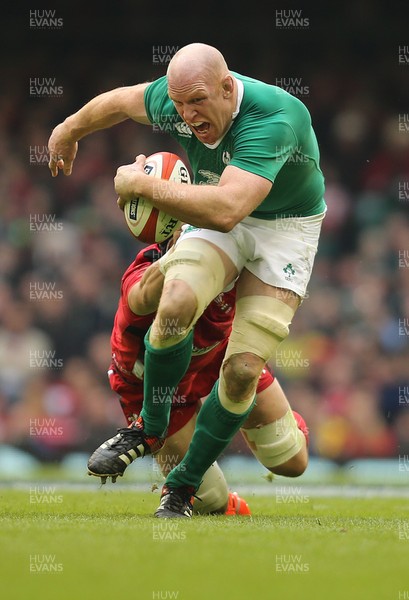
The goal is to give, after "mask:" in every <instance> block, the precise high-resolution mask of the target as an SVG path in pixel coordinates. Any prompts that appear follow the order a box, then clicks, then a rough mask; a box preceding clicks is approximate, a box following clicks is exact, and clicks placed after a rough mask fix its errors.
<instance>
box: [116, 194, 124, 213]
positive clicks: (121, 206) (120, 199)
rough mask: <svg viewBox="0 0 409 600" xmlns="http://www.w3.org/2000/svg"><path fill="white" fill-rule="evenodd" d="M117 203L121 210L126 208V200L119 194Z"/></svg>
mask: <svg viewBox="0 0 409 600" xmlns="http://www.w3.org/2000/svg"><path fill="white" fill-rule="evenodd" d="M116 203H117V205H118V207H119V208H120V209H121V210H124V206H125V200H123V199H122V198H121V197H120V196H118V200H117V201H116Z"/></svg>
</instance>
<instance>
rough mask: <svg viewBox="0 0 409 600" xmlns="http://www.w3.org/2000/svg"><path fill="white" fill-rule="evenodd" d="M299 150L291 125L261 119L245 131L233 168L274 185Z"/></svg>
mask: <svg viewBox="0 0 409 600" xmlns="http://www.w3.org/2000/svg"><path fill="white" fill-rule="evenodd" d="M296 149H297V138H296V136H295V134H294V131H293V129H292V128H291V127H290V125H289V124H287V123H285V122H271V118H264V119H257V120H254V121H253V123H252V124H249V125H248V126H247V127H244V128H241V131H240V133H239V134H238V135H237V138H236V140H235V145H234V152H233V156H232V159H231V162H230V165H233V166H235V167H239V168H240V169H243V170H244V171H249V172H250V173H254V174H255V175H260V176H261V177H265V178H266V179H268V180H269V181H271V182H274V180H275V178H276V177H277V175H278V173H279V171H280V169H281V168H282V167H283V166H284V164H285V163H286V161H287V160H288V159H289V158H290V156H292V155H293V154H294V152H296Z"/></svg>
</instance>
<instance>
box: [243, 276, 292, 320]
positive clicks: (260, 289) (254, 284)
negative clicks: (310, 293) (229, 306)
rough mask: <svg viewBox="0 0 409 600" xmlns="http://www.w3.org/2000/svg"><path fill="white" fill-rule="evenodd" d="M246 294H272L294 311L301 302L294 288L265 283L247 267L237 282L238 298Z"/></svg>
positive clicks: (271, 295)
mask: <svg viewBox="0 0 409 600" xmlns="http://www.w3.org/2000/svg"><path fill="white" fill-rule="evenodd" d="M245 296H270V297H271V298H276V299H277V300H281V301H282V302H284V303H285V304H288V306H290V307H291V308H292V309H293V310H294V311H296V309H297V308H298V306H299V304H300V297H299V296H298V295H297V294H296V293H295V292H293V291H292V290H289V289H286V288H281V287H275V286H273V285H269V284H267V283H264V282H263V281H261V279H259V278H258V277H256V276H255V275H253V273H250V271H248V270H247V269H243V271H242V272H241V274H240V277H239V279H238V282H237V300H239V299H240V298H243V297H245Z"/></svg>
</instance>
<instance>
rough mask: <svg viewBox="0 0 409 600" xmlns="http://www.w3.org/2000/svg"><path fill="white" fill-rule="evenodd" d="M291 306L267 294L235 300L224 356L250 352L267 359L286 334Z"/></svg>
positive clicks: (290, 315)
mask: <svg viewBox="0 0 409 600" xmlns="http://www.w3.org/2000/svg"><path fill="white" fill-rule="evenodd" d="M293 316H294V310H293V309H292V308H291V307H290V306H288V304H285V302H282V301H281V300H278V299H277V298H273V297H271V296H245V297H244V298H240V300H238V301H237V302H236V314H235V317H234V321H233V329H232V332H231V334H230V339H229V343H228V346H227V348H226V354H225V360H226V359H227V358H228V357H229V356H231V355H232V354H240V353H242V352H251V353H252V354H255V355H256V356H259V357H260V358H262V359H264V360H265V361H268V360H269V359H270V358H271V357H272V356H273V355H274V353H275V351H276V349H277V346H278V345H279V344H280V343H281V342H282V341H283V340H284V339H285V338H286V337H287V335H288V333H289V326H290V323H291V321H292V318H293Z"/></svg>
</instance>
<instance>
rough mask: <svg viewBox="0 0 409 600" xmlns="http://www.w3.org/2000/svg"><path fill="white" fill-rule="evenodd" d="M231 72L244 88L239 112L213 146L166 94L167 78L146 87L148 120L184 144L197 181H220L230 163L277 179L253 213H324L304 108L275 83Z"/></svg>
mask: <svg viewBox="0 0 409 600" xmlns="http://www.w3.org/2000/svg"><path fill="white" fill-rule="evenodd" d="M232 75H234V77H235V78H236V79H237V80H238V82H239V86H240V88H241V87H242V86H243V97H242V100H241V104H240V107H239V112H238V114H237V115H236V117H235V119H234V121H233V123H232V125H231V127H230V129H229V130H228V131H227V133H226V134H225V135H224V137H223V138H222V140H221V141H220V142H219V143H218V144H217V145H213V147H212V148H210V147H208V146H206V145H205V144H203V143H202V142H200V141H199V140H198V139H197V138H196V137H195V135H194V134H193V133H192V132H191V130H190V129H189V127H188V126H187V124H186V123H185V122H184V121H183V120H182V118H181V117H180V116H179V115H178V113H177V111H176V108H175V107H174V104H173V102H172V101H171V99H170V98H169V96H168V93H167V80H166V76H164V77H161V78H160V79H157V80H156V81H153V82H152V83H151V84H150V85H149V86H148V87H147V89H146V91H145V107H146V112H147V115H148V118H149V120H150V121H151V123H153V124H155V125H156V126H157V127H158V128H159V129H160V130H162V131H166V132H168V133H169V134H171V135H172V136H173V137H174V138H175V139H176V140H177V141H178V142H179V143H180V145H181V146H182V147H183V148H184V150H185V152H186V154H187V156H188V158H189V162H190V165H191V167H192V170H193V174H194V183H196V184H210V185H217V183H218V182H219V179H220V176H221V173H222V172H223V170H224V169H225V167H226V166H227V165H229V164H230V165H234V166H235V167H239V168H240V169H243V170H245V171H249V172H251V173H255V174H256V175H260V176H261V177H265V178H266V179H268V180H270V181H271V182H273V186H272V188H271V190H270V193H269V194H268V196H267V197H266V198H265V200H264V201H263V202H262V203H261V204H260V205H259V206H258V207H257V209H256V210H255V211H253V212H252V213H251V215H250V216H252V217H256V218H259V219H276V218H278V217H290V216H300V217H303V216H305V217H306V216H310V215H315V214H319V213H322V212H324V210H325V208H326V204H325V200H324V189H325V186H324V176H323V174H322V171H321V169H320V166H319V159H320V154H319V148H318V143H317V139H316V137H315V133H314V130H313V128H312V125H311V117H310V113H309V112H308V109H307V108H306V106H305V105H304V104H303V103H302V102H301V101H300V100H299V99H298V98H296V97H295V96H292V95H291V94H289V93H288V92H286V91H285V90H283V89H281V88H279V87H277V86H274V85H269V84H267V83H263V82H262V81H257V80H256V79H252V78H250V77H245V76H243V75H239V74H238V73H232ZM240 82H242V86H241V85H240ZM214 146H216V147H214Z"/></svg>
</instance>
